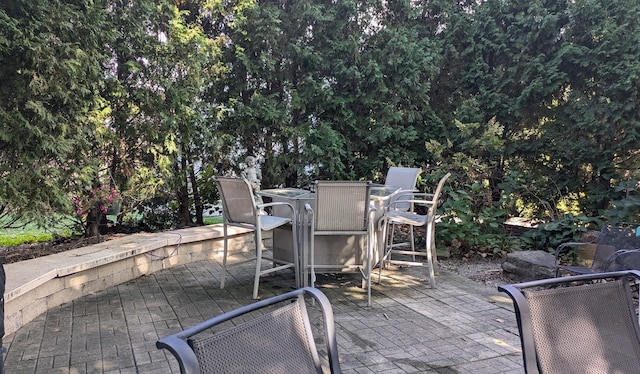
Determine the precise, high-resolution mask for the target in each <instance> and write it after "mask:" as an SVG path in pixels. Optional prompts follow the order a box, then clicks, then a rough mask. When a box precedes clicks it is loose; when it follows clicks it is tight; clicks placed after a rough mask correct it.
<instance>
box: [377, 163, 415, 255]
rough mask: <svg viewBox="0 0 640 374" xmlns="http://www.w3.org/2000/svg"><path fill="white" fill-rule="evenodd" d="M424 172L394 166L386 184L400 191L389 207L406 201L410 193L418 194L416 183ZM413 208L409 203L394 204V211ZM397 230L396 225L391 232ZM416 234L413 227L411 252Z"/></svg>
mask: <svg viewBox="0 0 640 374" xmlns="http://www.w3.org/2000/svg"><path fill="white" fill-rule="evenodd" d="M421 172H422V169H420V168H405V167H398V166H392V167H390V168H389V170H388V171H387V177H386V178H385V181H384V184H385V185H386V186H395V187H400V191H398V192H396V194H395V195H394V196H393V197H392V198H391V199H390V200H389V206H390V205H391V204H392V203H393V202H395V201H396V200H398V199H399V198H401V197H404V198H405V199H406V198H407V196H410V195H409V193H411V192H417V191H416V182H417V181H418V176H419V175H420V173H421ZM410 208H411V204H410V203H407V202H399V203H397V204H394V207H393V209H394V210H403V211H408V210H409V209H410ZM394 229H395V225H391V231H393V230H394ZM413 242H414V234H413V227H411V229H410V230H409V243H411V250H415V249H414V244H413Z"/></svg>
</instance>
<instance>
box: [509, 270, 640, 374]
mask: <svg viewBox="0 0 640 374" xmlns="http://www.w3.org/2000/svg"><path fill="white" fill-rule="evenodd" d="M639 280H640V272H638V271H634V270H629V271H621V272H609V273H597V274H586V275H575V276H568V277H562V278H550V279H544V280H539V281H532V282H525V283H518V284H511V285H504V286H501V287H498V289H499V290H500V291H502V292H505V293H507V294H508V295H509V296H510V297H511V299H512V300H513V302H514V308H515V313H516V319H517V322H518V331H519V333H520V342H521V345H522V357H523V360H524V367H525V372H526V373H527V374H535V373H562V374H571V373H576V374H578V373H579V374H584V373H638V372H639V371H640V328H639V327H638V319H637V316H636V311H635V307H634V305H633V297H632V293H631V288H632V287H637V286H636V285H637V282H638V281H639Z"/></svg>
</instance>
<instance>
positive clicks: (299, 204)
mask: <svg viewBox="0 0 640 374" xmlns="http://www.w3.org/2000/svg"><path fill="white" fill-rule="evenodd" d="M399 191H400V188H399V187H394V186H386V185H373V186H371V190H370V200H371V204H372V206H373V208H374V209H375V210H374V215H373V228H374V232H373V235H372V237H371V238H370V239H371V240H373V246H372V249H373V253H372V256H371V259H372V261H373V263H372V264H371V266H372V267H374V266H375V265H376V264H377V263H378V262H379V261H380V259H381V258H382V256H383V255H384V245H385V243H384V242H385V238H384V235H385V225H386V218H385V217H386V212H387V209H388V206H389V202H390V201H391V199H392V198H393V196H395V195H396V194H397V193H398V192H399ZM257 194H258V195H259V196H261V197H263V198H270V199H271V200H272V201H279V202H287V203H290V204H292V205H293V207H294V211H295V215H296V220H295V222H297V224H298V225H299V227H298V230H297V232H298V237H297V238H293V235H292V230H291V226H281V227H280V228H277V229H275V230H273V257H274V258H275V259H280V260H285V261H292V260H293V241H292V240H294V239H295V240H297V241H298V248H299V250H300V252H301V253H300V254H299V256H298V258H299V259H300V261H301V264H300V265H301V266H300V267H299V268H300V269H301V274H300V275H301V279H302V281H303V285H305V286H306V285H307V284H308V282H309V279H308V276H306V274H307V272H306V271H305V270H306V269H307V266H308V264H309V259H308V256H309V255H308V253H309V238H308V232H309V227H310V225H311V222H309V221H308V217H307V214H306V212H305V207H304V206H305V204H309V205H310V206H311V207H312V209H313V208H314V205H315V204H314V203H315V194H314V193H313V191H309V190H305V189H300V188H274V189H266V190H261V191H258V192H257ZM272 213H273V214H274V215H286V214H287V213H286V212H284V211H283V212H279V211H274V212H272ZM314 240H315V242H314V243H315V248H316V251H315V256H314V257H315V258H314V260H315V262H316V263H322V264H328V265H336V266H337V267H336V270H334V271H335V272H341V271H353V270H352V268H350V267H349V265H355V264H362V263H364V262H365V261H366V260H365V258H366V239H365V238H364V237H356V236H345V235H335V236H334V235H327V236H316V237H315V238H314ZM341 266H344V267H343V268H341Z"/></svg>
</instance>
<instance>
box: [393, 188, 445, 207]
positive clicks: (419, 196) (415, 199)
mask: <svg viewBox="0 0 640 374" xmlns="http://www.w3.org/2000/svg"><path fill="white" fill-rule="evenodd" d="M405 196H411V198H408V199H403V198H398V199H396V200H394V201H393V202H391V204H389V209H392V208H393V207H394V206H396V205H397V204H403V203H404V204H412V205H423V206H431V205H433V204H434V203H435V202H434V201H433V196H434V195H433V194H431V193H423V192H412V193H410V194H409V193H407V194H405ZM427 197H431V200H426V198H427Z"/></svg>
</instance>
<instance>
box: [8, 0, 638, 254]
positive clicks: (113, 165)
mask: <svg viewBox="0 0 640 374" xmlns="http://www.w3.org/2000/svg"><path fill="white" fill-rule="evenodd" d="M639 16H640V3H638V2H637V1H632V0H606V1H605V0H577V1H551V0H536V1H528V2H525V1H520V0H509V1H473V0H457V1H449V0H433V1H409V0H398V1H382V0H362V1H355V0H345V1H339V2H335V1H328V0H296V1H294V0H283V1H277V2H274V1H263V0H234V1H219V0H186V1H179V2H175V1H169V0H161V1H157V0H154V1H152V0H140V1H131V0H99V1H83V0H74V1H70V0H62V1H55V2H47V1H42V0H12V1H6V2H3V3H2V4H0V57H1V58H2V61H3V66H2V68H0V79H2V82H3V84H2V86H0V98H2V100H0V181H1V182H0V215H3V214H5V215H6V214H10V215H11V216H12V217H20V216H21V215H24V216H27V217H32V218H34V219H40V220H42V219H43V218H42V217H47V216H50V213H53V212H60V213H72V210H73V204H72V202H71V199H70V197H72V196H75V195H78V193H79V192H81V191H85V190H87V188H88V189H91V188H95V187H96V186H97V185H99V184H100V181H101V180H104V179H105V178H109V179H108V180H109V181H110V182H109V183H110V187H114V188H117V189H118V190H119V191H120V192H121V194H122V197H123V199H124V207H123V209H125V211H126V213H127V214H129V215H131V213H132V212H134V211H138V210H140V209H142V207H143V206H145V205H146V204H148V203H149V201H161V202H162V204H161V205H162V206H163V207H167V209H168V212H167V215H166V216H164V215H161V217H159V218H157V219H156V218H154V219H150V221H154V223H153V225H154V226H155V227H165V226H164V225H165V223H166V224H167V225H174V224H175V225H189V224H192V222H193V221H194V219H195V222H196V223H198V224H202V223H203V222H204V218H203V210H204V207H205V206H206V205H207V204H211V203H213V202H214V201H215V200H216V198H217V192H216V191H215V189H214V188H213V183H212V177H213V176H215V175H220V174H227V173H229V174H233V173H234V172H235V173H237V172H238V170H239V161H240V160H243V159H244V158H245V156H247V155H255V156H258V159H259V161H260V162H261V164H262V170H263V188H269V187H273V186H281V185H284V186H306V185H308V184H309V182H310V181H312V180H314V179H373V180H379V179H380V178H381V176H382V175H384V174H385V172H386V169H387V168H388V167H389V166H391V165H406V166H420V167H422V168H423V170H424V171H425V176H424V180H423V181H422V183H423V184H422V185H421V188H427V189H428V188H429V186H432V185H435V181H436V180H437V179H439V177H440V176H441V175H442V174H444V172H446V171H453V172H454V173H455V175H456V178H455V180H454V181H452V183H451V185H450V186H449V187H450V190H449V195H448V196H449V198H448V199H447V201H446V203H445V204H444V205H443V210H442V212H441V213H442V214H443V222H442V224H439V227H438V240H439V241H441V242H442V243H446V244H447V245H448V246H450V247H451V248H454V249H456V250H460V251H468V250H482V251H487V252H497V253H501V252H503V251H505V250H508V249H509V247H511V248H513V247H518V246H520V244H521V243H514V242H510V241H509V240H508V239H506V237H505V235H504V231H503V229H502V226H501V223H502V222H503V221H504V220H505V219H506V218H508V217H511V216H516V215H519V216H522V215H523V216H526V217H528V218H530V219H536V220H539V221H543V222H551V224H549V225H550V226H543V229H541V230H539V232H541V233H544V235H542V236H541V237H540V238H534V239H532V240H529V241H528V242H527V243H525V244H528V245H529V246H531V247H549V246H553V245H554V243H555V242H557V241H559V240H564V239H567V238H568V237H572V236H573V235H574V234H576V233H578V232H579V230H580V229H576V228H575V227H581V225H582V223H584V222H587V223H595V221H593V222H592V219H593V220H595V218H588V217H601V216H605V215H606V216H608V217H611V218H616V219H622V218H623V217H629V218H635V217H636V216H637V209H636V206H637V205H638V204H637V202H635V200H634V199H635V194H634V193H631V194H627V195H625V196H622V195H621V192H622V191H621V190H620V189H625V190H626V191H630V190H631V189H634V188H635V185H633V186H632V185H631V184H633V182H627V181H635V180H638V179H640V175H638V171H637V170H638V164H639V159H638V155H639V154H640V153H638V151H637V148H638V146H637V144H638V133H639V126H640V110H638V103H639V102H640V100H638V99H639V97H638V92H639V88H640V87H639V86H640V79H638V77H639V76H640V24H639V23H638V22H637V21H638V19H640V17H639ZM432 179H433V180H432ZM449 187H448V188H449ZM611 209H613V210H611ZM567 212H571V213H572V214H573V216H566V215H565V213H567ZM93 213H95V214H94V216H93V218H92V219H91V220H88V223H87V227H86V232H87V234H92V233H95V230H94V229H95V225H97V224H98V222H99V221H100V212H99V211H97V210H94V212H93ZM122 216H127V215H126V214H125V215H122ZM163 220H166V221H164V222H165V223H163ZM574 220H575V221H576V222H574ZM577 222H582V223H581V224H578V223H577ZM92 225H93V226H92ZM525 239H526V238H525Z"/></svg>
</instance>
